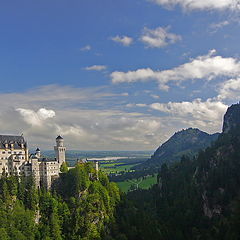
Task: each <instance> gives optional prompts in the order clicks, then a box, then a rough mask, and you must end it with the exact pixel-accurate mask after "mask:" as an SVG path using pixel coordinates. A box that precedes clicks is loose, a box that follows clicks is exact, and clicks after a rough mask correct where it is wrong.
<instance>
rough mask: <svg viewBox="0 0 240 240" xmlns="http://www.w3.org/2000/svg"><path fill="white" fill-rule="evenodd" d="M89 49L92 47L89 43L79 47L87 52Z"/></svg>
mask: <svg viewBox="0 0 240 240" xmlns="http://www.w3.org/2000/svg"><path fill="white" fill-rule="evenodd" d="M91 49H92V47H91V46H90V45H86V46H84V47H82V48H80V51H82V52H87V51H90V50H91Z"/></svg>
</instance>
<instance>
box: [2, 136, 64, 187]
mask: <svg viewBox="0 0 240 240" xmlns="http://www.w3.org/2000/svg"><path fill="white" fill-rule="evenodd" d="M54 151H55V156H56V157H55V159H47V158H44V157H41V152H40V149H39V148H37V149H36V152H35V153H34V154H29V151H28V147H27V142H26V141H25V139H24V137H23V136H10V135H0V177H1V176H3V175H5V176H11V175H16V176H33V177H34V180H35V184H36V186H37V187H46V188H47V189H49V188H50V187H51V185H52V181H53V180H54V179H56V178H58V177H59V173H60V167H61V165H62V164H63V163H64V162H65V152H66V147H64V141H63V138H62V137H61V136H58V137H57V138H56V146H55V147H54Z"/></svg>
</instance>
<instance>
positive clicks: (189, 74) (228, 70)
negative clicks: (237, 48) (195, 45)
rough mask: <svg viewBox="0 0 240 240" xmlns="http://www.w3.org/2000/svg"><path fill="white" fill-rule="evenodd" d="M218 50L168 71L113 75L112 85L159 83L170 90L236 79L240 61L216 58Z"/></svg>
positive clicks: (145, 71) (147, 69) (140, 70)
mask: <svg viewBox="0 0 240 240" xmlns="http://www.w3.org/2000/svg"><path fill="white" fill-rule="evenodd" d="M215 54H216V50H211V51H210V52H209V53H208V54H207V55H204V56H199V57H197V58H195V59H192V60H191V61H190V62H188V63H185V64H182V65H180V66H178V67H175V68H172V69H168V70H163V71H161V70H156V71H155V70H152V69H151V68H144V69H138V70H135V71H128V72H119V71H115V72H112V73H111V75H110V76H111V80H112V83H133V82H146V81H151V80H152V81H157V82H158V84H159V88H160V89H162V90H168V89H169V83H170V82H175V83H176V84H180V83H181V82H183V81H187V80H195V79H207V80H208V81H210V80H212V79H215V78H217V77H234V76H238V75H239V74H240V61H239V60H238V59H236V58H231V57H229V58H226V57H222V56H215Z"/></svg>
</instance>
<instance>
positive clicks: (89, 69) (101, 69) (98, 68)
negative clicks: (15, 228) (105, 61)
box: [84, 65, 107, 71]
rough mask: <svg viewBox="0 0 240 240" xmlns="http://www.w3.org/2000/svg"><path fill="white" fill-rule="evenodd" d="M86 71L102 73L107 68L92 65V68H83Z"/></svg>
mask: <svg viewBox="0 0 240 240" xmlns="http://www.w3.org/2000/svg"><path fill="white" fill-rule="evenodd" d="M84 69H85V70H87V71H103V70H106V69H107V66H105V65H93V66H89V67H85V68H84Z"/></svg>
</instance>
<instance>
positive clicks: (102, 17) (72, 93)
mask: <svg viewBox="0 0 240 240" xmlns="http://www.w3.org/2000/svg"><path fill="white" fill-rule="evenodd" d="M239 12H240V7H239V3H238V1H237V0H223V1H217V0H206V1H198V0H193V1H189V0H171V1H170V0H135V1H129V0H121V1H120V0H115V1H112V0H101V1H99V0H88V1H79V0H78V1H75V0H72V1H44V0H43V1H39V2H35V1H21V2H20V1H1V8H0V24H1V28H0V53H1V54H0V82H1V89H0V100H1V102H4V104H2V107H1V108H0V113H1V116H0V123H1V126H2V130H1V131H2V133H12V134H15V133H22V132H23V133H24V135H25V136H26V138H27V139H28V140H29V143H30V146H36V145H39V146H40V147H42V148H45V149H47V148H51V144H52V142H53V141H54V137H55V135H56V134H62V135H63V136H64V138H65V139H66V143H68V147H69V148H71V149H81V150H138V149H141V150H142V149H146V150H152V149H155V148H156V147H157V146H158V145H159V144H160V143H162V142H163V141H165V140H166V139H167V138H168V137H170V136H171V134H173V133H174V132H175V131H178V130H181V129H182V128H187V127H198V128H200V129H202V130H204V131H207V132H209V133H213V132H216V131H220V130H221V121H222V117H223V114H224V112H225V111H226V108H227V106H228V105H230V104H231V103H235V102H237V101H239V97H238V96H239V93H240V77H239V75H240V59H239V57H240V56H239V42H240V34H239V26H240V25H239V23H240V19H239ZM100 139H101V140H100Z"/></svg>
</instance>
